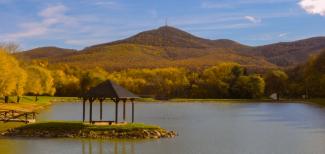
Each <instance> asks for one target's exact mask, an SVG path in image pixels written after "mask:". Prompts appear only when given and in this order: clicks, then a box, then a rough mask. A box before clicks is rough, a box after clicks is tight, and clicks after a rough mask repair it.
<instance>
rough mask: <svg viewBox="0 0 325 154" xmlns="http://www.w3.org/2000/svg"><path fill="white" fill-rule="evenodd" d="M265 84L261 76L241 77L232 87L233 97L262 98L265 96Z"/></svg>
mask: <svg viewBox="0 0 325 154" xmlns="http://www.w3.org/2000/svg"><path fill="white" fill-rule="evenodd" d="M264 89H265V82H264V79H263V78H262V77H261V76H259V75H249V76H240V77H238V79H237V80H236V82H235V84H234V86H233V87H232V92H233V97H236V98H260V97H262V96H263V95H264Z"/></svg>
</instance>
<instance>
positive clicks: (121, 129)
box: [2, 122, 176, 139]
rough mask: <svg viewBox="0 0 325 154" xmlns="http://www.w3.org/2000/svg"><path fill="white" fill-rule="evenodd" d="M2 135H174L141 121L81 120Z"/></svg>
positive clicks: (49, 136) (157, 136)
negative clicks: (99, 123)
mask: <svg viewBox="0 0 325 154" xmlns="http://www.w3.org/2000/svg"><path fill="white" fill-rule="evenodd" d="M2 135H3V136H17V137H47V138H53V137H68V138H78V137H80V138H135V139H144V138H165V137H174V136H175V135H176V133H174V132H172V131H171V132H169V131H167V130H165V129H162V128H160V127H159V126H155V125H145V124H142V123H134V124H131V123H130V124H125V125H105V126H97V125H89V124H83V123H81V122H42V123H34V124H28V125H23V126H20V127H16V128H15V129H11V130H9V131H6V132H3V133H2Z"/></svg>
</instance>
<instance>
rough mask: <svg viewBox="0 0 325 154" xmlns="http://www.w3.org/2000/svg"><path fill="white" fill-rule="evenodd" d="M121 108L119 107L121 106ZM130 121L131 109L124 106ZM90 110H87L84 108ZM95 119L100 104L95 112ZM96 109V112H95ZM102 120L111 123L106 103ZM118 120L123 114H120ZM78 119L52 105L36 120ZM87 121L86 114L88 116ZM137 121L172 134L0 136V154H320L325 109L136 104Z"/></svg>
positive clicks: (75, 106) (76, 106) (73, 111)
mask: <svg viewBox="0 0 325 154" xmlns="http://www.w3.org/2000/svg"><path fill="white" fill-rule="evenodd" d="M120 105H121V106H120V107H119V109H122V103H120ZM127 110H128V111H129V113H128V114H127V116H128V119H129V120H130V119H131V115H130V111H131V105H130V104H129V105H128V106H127ZM86 111H88V108H87V110H86ZM93 111H94V112H93V113H94V114H93V118H94V119H95V120H96V119H97V120H98V119H99V103H95V106H94V108H93ZM96 111H98V112H96ZM103 111H104V113H103V117H104V120H113V119H114V104H112V103H105V104H104V109H103ZM119 113H120V115H119V116H120V117H119V119H121V118H122V110H120V111H119ZM81 118H82V103H55V104H53V105H52V106H51V107H49V108H48V109H46V110H44V111H42V112H41V113H40V115H38V119H37V120H38V121H46V120H73V121H80V120H81ZM87 119H88V113H87ZM135 121H136V122H143V123H147V124H156V125H160V126H161V127H163V128H166V129H169V130H175V131H177V132H178V133H179V136H177V137H176V138H173V139H157V140H93V139H40V138H33V139H26V138H12V139H9V138H0V153H1V154H6V153H9V154H11V153H12V154H20V153H24V154H46V153H50V154H52V153H59V154H98V153H99V154H102V153H114V154H128V153H130V154H151V153H152V154H217V153H221V154H309V153H310V154H324V153H325V108H322V107H319V106H314V105H308V104H299V103H281V104H276V103H243V104H240V103H165V102H164V103H137V104H136V105H135Z"/></svg>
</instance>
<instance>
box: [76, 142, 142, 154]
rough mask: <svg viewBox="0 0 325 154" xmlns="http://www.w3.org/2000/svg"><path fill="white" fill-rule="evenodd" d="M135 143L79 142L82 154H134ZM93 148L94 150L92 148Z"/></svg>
mask: <svg viewBox="0 0 325 154" xmlns="http://www.w3.org/2000/svg"><path fill="white" fill-rule="evenodd" d="M135 143H138V142H134V141H132V140H130V141H121V140H115V141H109V140H92V139H83V140H81V145H82V146H81V148H82V150H81V151H82V154H105V153H114V154H135V145H134V144H135ZM93 147H94V148H93Z"/></svg>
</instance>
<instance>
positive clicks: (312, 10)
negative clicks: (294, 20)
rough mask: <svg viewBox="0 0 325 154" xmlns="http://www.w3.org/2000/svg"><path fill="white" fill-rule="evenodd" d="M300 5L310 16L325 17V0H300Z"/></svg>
mask: <svg viewBox="0 0 325 154" xmlns="http://www.w3.org/2000/svg"><path fill="white" fill-rule="evenodd" d="M299 5H300V7H301V8H302V9H304V10H305V11H306V12H307V13H309V14H319V15H321V16H325V0H300V2H299Z"/></svg>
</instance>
